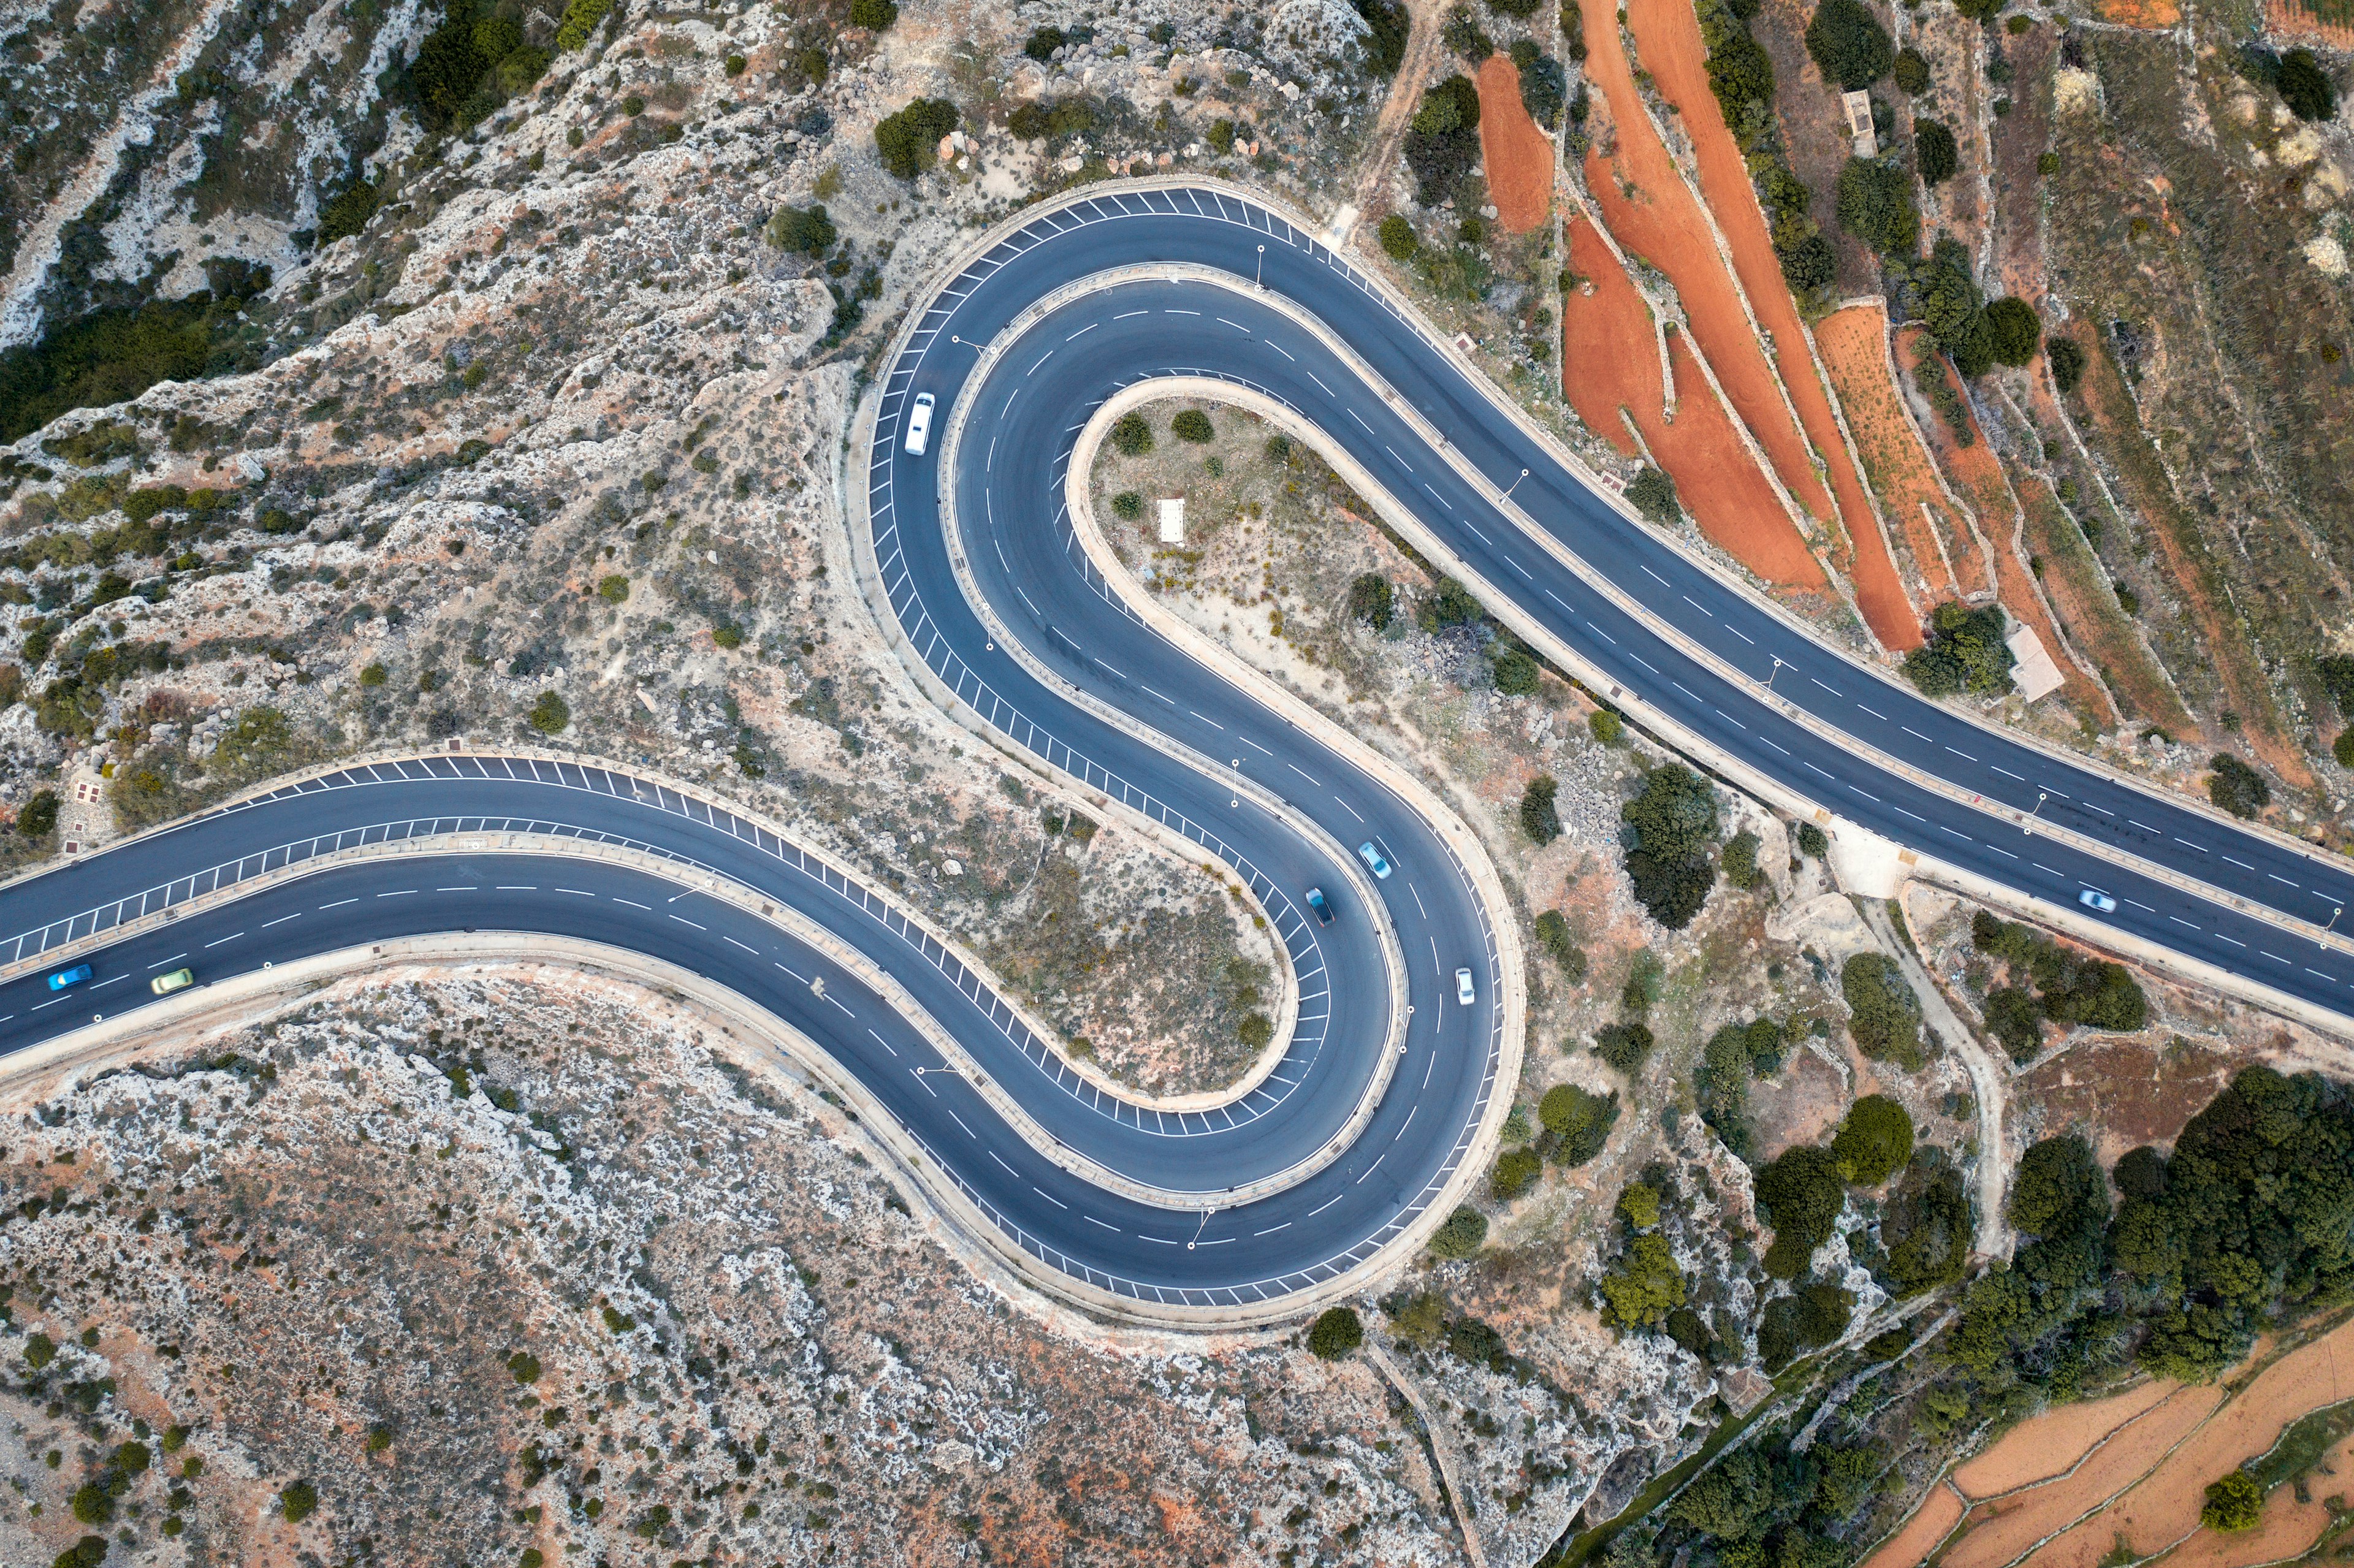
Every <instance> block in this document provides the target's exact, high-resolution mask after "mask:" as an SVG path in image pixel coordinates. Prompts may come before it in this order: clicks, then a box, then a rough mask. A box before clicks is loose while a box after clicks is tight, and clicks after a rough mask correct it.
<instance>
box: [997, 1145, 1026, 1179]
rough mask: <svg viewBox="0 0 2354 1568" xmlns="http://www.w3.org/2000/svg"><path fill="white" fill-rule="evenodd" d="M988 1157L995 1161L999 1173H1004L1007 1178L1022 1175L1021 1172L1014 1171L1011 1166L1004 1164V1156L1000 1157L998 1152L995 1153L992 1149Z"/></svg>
mask: <svg viewBox="0 0 2354 1568" xmlns="http://www.w3.org/2000/svg"><path fill="white" fill-rule="evenodd" d="M989 1157H990V1158H991V1160H996V1161H997V1168H998V1169H999V1170H1001V1171H1004V1172H1005V1173H1006V1174H1007V1175H1008V1176H1019V1175H1021V1174H1022V1172H1021V1171H1016V1170H1015V1169H1013V1166H1011V1165H1008V1164H1007V1163H1005V1156H1003V1155H1002V1154H1000V1153H998V1152H997V1150H994V1149H992V1150H990V1151H989Z"/></svg>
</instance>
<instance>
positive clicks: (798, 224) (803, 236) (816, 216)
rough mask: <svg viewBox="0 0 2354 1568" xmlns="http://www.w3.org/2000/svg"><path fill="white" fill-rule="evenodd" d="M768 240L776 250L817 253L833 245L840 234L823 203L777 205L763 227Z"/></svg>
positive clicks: (805, 253)
mask: <svg viewBox="0 0 2354 1568" xmlns="http://www.w3.org/2000/svg"><path fill="white" fill-rule="evenodd" d="M766 232H767V234H768V237H769V244H771V245H773V246H775V247H776V248H777V249H779V250H785V251H793V252H798V253H800V254H801V255H804V256H816V255H820V254H822V253H823V252H824V251H825V250H827V249H831V248H832V244H833V242H834V240H835V239H836V238H839V234H838V232H837V231H836V230H835V228H834V227H833V219H832V218H831V217H828V216H826V210H825V207H824V206H823V204H822V203H821V204H819V205H817V206H814V207H779V208H777V210H776V211H775V212H773V213H770V214H769V227H768V228H767V230H766Z"/></svg>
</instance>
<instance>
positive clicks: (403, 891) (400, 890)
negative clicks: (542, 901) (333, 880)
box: [376, 887, 571, 898]
mask: <svg viewBox="0 0 2354 1568" xmlns="http://www.w3.org/2000/svg"><path fill="white" fill-rule="evenodd" d="M416 891H417V889H415V888H413V887H396V888H394V889H393V890H392V891H391V892H389V893H379V894H377V895H376V896H377V897H378V898H406V897H407V896H408V895H410V894H412V893H414V892H416ZM558 891H559V892H567V893H568V892H570V891H571V889H569V888H561V889H558Z"/></svg>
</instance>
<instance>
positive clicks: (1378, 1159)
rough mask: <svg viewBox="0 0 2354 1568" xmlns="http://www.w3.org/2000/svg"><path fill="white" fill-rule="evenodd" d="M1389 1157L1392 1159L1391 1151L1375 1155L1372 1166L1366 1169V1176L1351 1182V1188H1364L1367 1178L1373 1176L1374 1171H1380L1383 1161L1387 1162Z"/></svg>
mask: <svg viewBox="0 0 2354 1568" xmlns="http://www.w3.org/2000/svg"><path fill="white" fill-rule="evenodd" d="M1389 1157H1390V1151H1389V1150H1386V1149H1384V1150H1382V1151H1381V1152H1380V1153H1379V1154H1376V1155H1374V1156H1373V1163H1372V1164H1371V1165H1368V1166H1366V1167H1365V1175H1364V1176H1360V1177H1358V1178H1357V1179H1356V1180H1355V1181H1352V1182H1350V1183H1349V1185H1350V1186H1352V1187H1362V1186H1363V1185H1364V1181H1365V1176H1370V1175H1372V1174H1373V1172H1374V1171H1379V1170H1380V1169H1381V1168H1382V1161H1383V1160H1387V1159H1388V1158H1389Z"/></svg>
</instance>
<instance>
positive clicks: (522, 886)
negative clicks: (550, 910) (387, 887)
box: [319, 882, 539, 909]
mask: <svg viewBox="0 0 2354 1568" xmlns="http://www.w3.org/2000/svg"><path fill="white" fill-rule="evenodd" d="M491 891H493V893H536V892H538V891H539V885H538V884H537V883H535V882H533V883H521V882H502V883H500V884H499V885H497V886H495V887H493V889H492V890H491ZM344 902H345V903H346V904H356V903H358V902H359V900H358V899H356V898H346V899H345V900H344ZM319 907H320V908H322V909H333V908H334V905H332V904H322V905H320V906H319Z"/></svg>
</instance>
